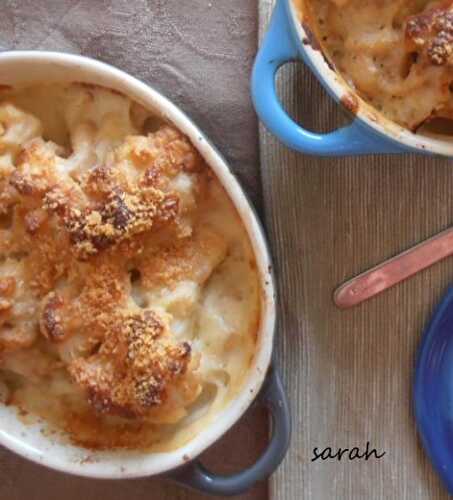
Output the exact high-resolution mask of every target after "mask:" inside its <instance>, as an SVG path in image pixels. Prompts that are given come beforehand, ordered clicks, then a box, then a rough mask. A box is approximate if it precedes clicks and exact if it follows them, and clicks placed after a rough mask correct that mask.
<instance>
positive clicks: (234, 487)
mask: <svg viewBox="0 0 453 500" xmlns="http://www.w3.org/2000/svg"><path fill="white" fill-rule="evenodd" d="M258 400H259V401H260V402H261V403H263V404H264V405H266V406H267V408H268V409H269V411H270V413H271V415H272V438H271V441H270V443H269V445H268V447H267V449H266V450H265V451H264V453H263V454H262V455H261V457H260V458H259V459H258V460H257V462H255V464H253V465H252V466H251V467H249V468H248V469H246V470H243V471H241V472H238V473H237V474H232V475H229V476H223V475H219V474H215V473H213V472H210V471H209V470H208V469H206V468H205V467H204V466H203V465H202V464H201V462H200V461H199V460H194V461H193V462H191V463H189V464H187V465H185V466H183V467H181V468H179V469H178V470H176V471H174V472H171V473H170V474H168V475H167V477H169V478H170V479H172V480H174V481H176V482H177V483H179V484H181V485H183V486H186V487H189V488H191V489H193V490H195V491H201V492H203V493H209V494H211V495H227V496H230V495H239V494H241V493H244V492H245V491H247V490H248V489H250V488H251V487H252V486H253V485H254V484H255V483H256V482H257V481H261V480H262V479H265V478H266V477H267V476H269V475H270V474H272V473H273V472H274V471H275V469H276V468H277V467H278V466H279V465H280V463H281V461H282V460H283V458H284V457H285V454H286V452H287V450H288V446H289V442H290V437H291V420H290V413H289V408H288V401H287V398H286V394H285V390H284V389H283V385H282V383H281V380H280V377H279V376H278V374H277V372H276V371H275V368H273V367H271V368H270V372H269V373H268V375H267V378H266V381H265V383H264V386H263V388H262V390H261V392H260V394H259V396H258Z"/></svg>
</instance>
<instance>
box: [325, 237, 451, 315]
mask: <svg viewBox="0 0 453 500" xmlns="http://www.w3.org/2000/svg"><path fill="white" fill-rule="evenodd" d="M452 254H453V228H450V229H447V230H445V231H443V232H441V233H439V234H437V235H436V236H433V237H432V238H430V239H428V240H426V241H424V242H422V243H420V244H418V245H416V246H415V247H413V248H410V249H409V250H406V251H405V252H403V253H401V254H399V255H397V256H396V257H393V258H392V259H389V260H387V261H385V262H383V263H382V264H379V265H378V266H376V267H374V268H372V269H370V270H368V271H365V272H364V273H362V274H360V275H359V276H356V277H355V278H352V279H351V280H349V281H348V282H346V283H345V284H343V285H342V286H340V287H339V288H338V289H337V291H336V292H335V294H334V302H335V304H336V305H337V306H338V307H340V308H341V309H347V308H349V307H353V306H355V305H357V304H360V303H361V302H363V301H365V300H368V299H370V298H371V297H374V296H375V295H377V294H379V293H381V292H383V291H384V290H387V288H390V287H392V286H394V285H396V284H397V283H400V282H401V281H403V280H405V279H407V278H409V277H410V276H412V275H414V274H415V273H417V272H418V271H421V270H422V269H426V268H427V267H430V266H432V265H433V264H435V263H436V262H439V261H440V260H442V259H445V257H448V256H450V255H452Z"/></svg>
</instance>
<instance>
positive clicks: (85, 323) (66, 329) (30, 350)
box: [0, 84, 259, 447]
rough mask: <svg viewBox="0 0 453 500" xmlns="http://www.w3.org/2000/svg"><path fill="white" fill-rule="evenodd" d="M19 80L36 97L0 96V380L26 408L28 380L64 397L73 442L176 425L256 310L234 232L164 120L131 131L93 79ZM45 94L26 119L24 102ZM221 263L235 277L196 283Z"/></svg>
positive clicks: (232, 377)
mask: <svg viewBox="0 0 453 500" xmlns="http://www.w3.org/2000/svg"><path fill="white" fill-rule="evenodd" d="M33 92H36V93H37V94H36V95H39V96H41V97H42V99H31V98H29V97H28V96H27V92H25V91H24V92H23V93H21V92H20V91H19V92H18V95H17V96H16V95H15V94H14V93H12V94H11V96H9V98H8V97H7V98H5V100H4V101H2V100H1V94H0V377H1V375H2V373H4V374H6V375H5V376H6V379H7V380H9V378H10V376H11V374H14V375H15V376H18V377H19V379H14V380H15V381H14V383H13V387H21V389H20V390H16V391H15V392H14V391H13V394H12V396H11V400H12V401H14V402H16V404H20V405H22V406H25V407H27V408H28V407H30V408H33V404H32V403H31V402H30V401H31V400H32V398H31V396H30V393H31V392H33V391H32V388H33V387H34V386H36V387H37V388H39V391H40V394H41V397H42V394H43V393H46V394H49V396H48V397H49V398H51V401H50V402H49V404H48V405H47V406H48V407H49V408H53V409H56V408H57V407H58V404H61V406H62V408H66V409H67V411H66V413H65V412H64V411H63V410H62V411H61V412H60V413H58V412H57V413H55V415H58V417H57V420H58V422H57V423H58V425H60V426H62V427H63V428H65V429H67V430H68V429H69V428H70V429H71V432H74V438H75V440H76V441H77V442H80V443H82V444H84V445H87V446H88V445H90V446H95V447H96V446H99V447H116V446H126V447H127V446H132V444H130V443H129V442H128V441H127V439H129V438H127V439H126V438H125V437H124V433H123V434H121V437H120V434H115V435H113V434H112V432H113V429H116V430H117V431H118V433H119V432H120V430H121V432H123V431H124V429H125V426H126V427H127V425H128V424H125V423H124V422H125V421H131V420H134V421H135V420H139V421H146V422H148V423H149V424H153V425H157V424H163V423H165V424H167V425H169V424H176V423H177V422H178V421H180V420H181V419H183V418H184V417H185V416H187V415H188V413H189V408H190V407H191V405H193V404H194V403H195V402H196V401H197V400H198V399H199V398H201V394H202V393H203V391H205V392H206V390H207V389H206V387H207V385H206V384H210V385H213V386H214V387H218V389H217V395H216V397H226V396H225V395H226V394H227V386H225V380H227V381H228V384H233V383H235V381H236V380H237V381H239V380H241V377H242V376H243V374H244V373H245V372H246V367H247V365H248V363H249V362H250V359H251V356H252V355H253V348H254V343H255V337H254V332H252V334H251V335H250V334H249V332H250V330H251V328H252V327H253V329H255V330H256V328H257V326H256V325H257V317H258V316H257V315H258V314H259V293H258V284H257V283H258V282H257V277H256V272H255V269H254V268H253V266H251V265H250V264H249V263H250V262H251V261H253V257H252V256H251V255H252V254H251V249H250V245H249V242H248V240H247V236H246V233H245V231H244V229H243V228H242V227H241V224H240V222H239V221H238V218H237V215H236V214H235V212H234V208H233V207H232V206H231V203H230V202H229V200H228V199H227V197H226V194H225V193H224V192H223V190H222V189H221V187H220V185H219V184H218V181H217V180H216V179H215V178H214V176H213V175H212V172H211V171H210V169H209V168H208V167H207V166H206V165H205V163H204V161H203V159H202V158H201V157H200V155H199V154H198V152H197V150H196V149H195V148H194V147H193V145H192V144H191V143H190V141H189V140H188V139H187V138H186V137H185V136H184V135H182V134H181V133H180V132H179V131H178V130H176V129H175V128H174V127H172V126H170V125H168V124H165V123H163V122H159V123H157V125H156V122H155V121H153V126H152V127H151V128H152V130H150V131H146V123H147V116H149V115H147V114H146V112H145V111H144V110H143V109H142V108H137V107H134V106H138V105H135V104H134V103H131V101H130V100H129V99H127V98H125V97H124V96H122V95H120V94H116V93H113V92H110V91H108V90H106V89H101V88H97V87H94V86H85V85H76V84H73V85H70V86H67V87H52V88H47V89H46V88H37V90H36V91H35V90H34V91H33ZM49 95H50V96H52V99H53V101H52V105H51V106H49V107H48V109H49V111H48V112H47V111H46V113H43V112H42V110H41V111H40V110H39V109H36V112H37V114H38V116H39V117H40V118H38V117H37V116H35V115H34V114H33V113H32V112H29V111H25V109H30V108H31V109H34V108H33V106H42V107H43V108H44V107H45V106H44V104H43V103H45V102H50V101H49ZM40 102H42V103H41V104H40ZM21 103H24V109H22V108H21V107H20V104H21ZM51 118H52V119H51ZM52 120H53V121H52ZM232 262H233V264H231V263H232ZM225 263H230V264H229V267H225V272H228V273H229V274H231V266H233V268H234V269H236V268H237V273H238V276H239V275H240V276H241V278H240V279H239V280H238V283H237V284H235V285H234V286H232V285H228V286H229V287H230V288H229V289H226V288H225V289H223V286H222V285H220V286H219V285H217V286H216V289H215V291H210V286H209V282H210V279H211V277H212V276H213V275H214V274H218V273H220V274H221V273H222V272H223V271H222V269H223V266H224V265H225ZM244 266H245V267H244ZM214 292H215V293H214ZM224 310H225V311H226V310H228V311H229V312H228V313H224V312H223V311H224ZM230 318H231V319H230ZM233 318H235V319H234V322H233V321H232V320H233ZM241 318H242V319H241ZM239 320H240V322H241V323H243V325H242V324H241V325H240V326H237V324H236V322H237V321H239ZM201 324H203V325H206V326H205V327H204V332H200V331H199V328H200V325H201ZM205 336H206V338H205ZM234 336H236V337H238V338H239V337H241V336H243V345H242V349H240V350H238V351H237V352H236V353H234V356H235V361H234V363H233V362H232V361H231V363H230V361H228V359H229V358H228V356H230V355H231V356H233V354H232V352H229V351H228V352H227V351H226V350H225V349H223V348H222V347H220V348H219V346H223V345H225V346H226V345H230V344H231V337H234ZM208 337H209V339H210V340H209V341H208V340H207V338H208ZM229 339H230V340H229ZM211 344H212V347H211ZM214 346H215V347H214ZM222 350H223V351H225V354H224V356H225V357H224V359H221V357H219V356H218V353H219V352H222ZM230 351H231V349H230ZM225 370H226V371H227V372H228V373H229V374H228V376H226V377H225V376H221V375H220V373H222V372H223V371H225ZM230 372H231V373H230ZM30 384H31V385H30ZM62 387H65V389H64V390H63V389H62ZM210 390H211V392H212V389H210ZM208 392H209V391H208ZM203 397H204V398H205V399H206V398H207V396H206V395H205V396H203ZM52 398H53V399H52ZM68 398H69V399H68ZM52 401H53V402H52ZM58 401H60V403H58ZM74 401H76V402H77V404H75V403H74ZM73 403H74V404H75V407H74V404H73ZM84 405H86V409H84V408H85V407H84ZM38 406H39V405H38ZM39 408H41V409H40V410H39V411H40V412H41V414H42V413H45V414H46V415H48V410H47V409H46V410H43V405H41V406H39ZM81 412H82V413H81ZM84 412H85V413H84ZM90 412H91V413H90ZM82 414H83V415H85V416H83V415H82ZM91 414H92V415H95V416H96V419H101V420H99V421H96V422H98V423H99V422H102V426H104V427H105V433H104V432H101V433H99V432H96V433H94V429H96V428H97V427H96V425H97V424H96V425H95V424H93V425H91V424H89V425H88V424H87V418H88V417H87V416H88V415H91ZM75 416H77V419H78V420H77V422H79V424H80V422H85V423H84V424H83V426H82V427H80V425H81V424H80V425H79V428H78V429H74V427H77V426H76V425H75V424H74V422H75V421H76V420H74V419H75ZM52 418H54V420H55V417H52ZM90 418H91V417H90ZM118 418H119V419H120V420H119V421H118V422H117V421H116V420H115V419H118ZM69 419H72V420H71V421H69ZM103 419H104V420H103ZM109 419H113V420H109ZM144 429H147V432H148V433H150V434H152V435H153V436H154V438H153V439H155V435H156V432H157V431H156V428H155V426H154V427H146V426H145V427H144ZM143 432H145V431H143ZM104 434H105V436H104ZM126 435H127V436H130V435H131V433H130V432H127V433H126ZM148 441H149V439H148ZM146 442H147V441H146V439H145V438H144V440H143V443H146ZM131 443H132V441H131ZM133 443H134V444H133V446H136V444H137V443H136V440H134V441H133Z"/></svg>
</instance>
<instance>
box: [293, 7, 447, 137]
mask: <svg viewBox="0 0 453 500" xmlns="http://www.w3.org/2000/svg"><path fill="white" fill-rule="evenodd" d="M297 1H298V2H299V4H302V3H304V5H305V6H306V16H304V18H305V19H306V21H307V22H308V24H309V25H310V26H312V27H313V28H314V30H315V32H316V35H317V39H318V40H319V42H320V43H321V45H322V47H323V49H325V53H326V56H327V58H328V59H329V61H330V62H331V63H332V64H333V65H334V67H335V69H337V70H338V71H339V73H340V74H341V75H342V76H343V77H344V78H345V80H346V81H347V82H348V83H349V84H350V85H351V86H352V87H353V88H354V89H355V90H356V91H357V92H358V94H359V95H360V96H361V97H363V98H364V100H365V101H368V103H370V104H371V105H372V106H373V107H374V108H376V109H377V110H379V111H380V112H382V113H383V114H384V115H385V116H386V117H387V118H389V119H390V120H392V121H394V122H396V123H398V124H400V125H401V126H403V127H405V128H407V129H409V130H411V131H413V132H416V131H417V130H418V129H419V127H420V126H422V125H427V124H429V123H431V125H432V128H433V129H435V128H438V127H439V125H443V127H441V130H440V131H443V132H444V133H451V131H452V127H451V125H450V126H449V125H448V121H449V120H451V119H452V118H453V2H452V1H429V0H367V1H364V0H297ZM303 10H305V9H303ZM436 125H437V126H436Z"/></svg>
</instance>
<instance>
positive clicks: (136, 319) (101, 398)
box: [69, 308, 200, 420]
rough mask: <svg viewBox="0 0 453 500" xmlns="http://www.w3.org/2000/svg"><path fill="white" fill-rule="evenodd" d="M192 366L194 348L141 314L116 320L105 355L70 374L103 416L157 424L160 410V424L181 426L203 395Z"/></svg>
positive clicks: (82, 362)
mask: <svg viewBox="0 0 453 500" xmlns="http://www.w3.org/2000/svg"><path fill="white" fill-rule="evenodd" d="M191 361H192V360H191V349H190V345H189V344H188V343H177V342H175V341H174V340H173V339H172V336H171V333H170V331H169V328H168V325H167V324H166V322H165V321H164V320H163V318H162V317H160V316H158V315H157V314H156V313H155V312H153V311H152V310H140V309H138V308H137V310H136V311H129V310H128V311H124V312H120V313H117V314H116V315H115V316H113V317H112V318H111V324H110V327H109V331H108V333H107V336H106V338H105V340H104V342H103V343H102V344H101V346H100V348H99V351H98V352H97V353H96V354H93V355H92V356H90V357H88V358H79V359H76V360H75V361H73V362H72V363H71V364H70V365H69V372H70V374H71V376H72V377H73V379H74V381H75V382H76V383H77V384H79V385H80V386H81V387H83V388H84V389H85V390H86V392H87V395H88V399H89V401H90V403H91V404H92V405H93V406H94V407H95V409H96V410H97V411H99V412H101V413H106V414H109V415H119V416H123V417H149V418H151V419H152V418H153V415H152V413H153V409H155V408H157V407H158V408H159V409H158V410H157V411H156V410H155V411H154V413H157V414H156V415H155V417H156V418H157V419H159V416H160V418H162V419H165V420H175V419H179V418H181V417H182V416H183V415H184V414H185V412H184V410H183V408H184V407H185V406H187V405H188V404H189V403H190V402H191V401H193V400H194V399H195V398H196V397H197V396H198V394H199V392H200V388H199V385H198V383H197V382H196V380H195V378H194V374H193V369H194V368H195V366H194V363H191ZM189 386H190V390H188V387H189Z"/></svg>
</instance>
